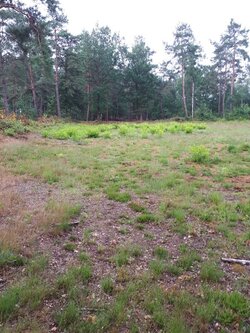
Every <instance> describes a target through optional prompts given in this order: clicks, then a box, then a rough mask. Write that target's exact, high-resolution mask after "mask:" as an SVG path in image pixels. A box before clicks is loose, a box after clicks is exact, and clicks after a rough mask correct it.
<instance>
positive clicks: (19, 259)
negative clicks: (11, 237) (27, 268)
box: [0, 250, 27, 267]
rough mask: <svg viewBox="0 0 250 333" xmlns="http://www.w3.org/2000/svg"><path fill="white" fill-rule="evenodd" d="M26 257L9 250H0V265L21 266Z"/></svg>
mask: <svg viewBox="0 0 250 333" xmlns="http://www.w3.org/2000/svg"><path fill="white" fill-rule="evenodd" d="M26 261H27V260H26V259H25V258H24V257H23V256H21V255H18V254H15V253H13V252H12V251H10V250H0V267H4V266H23V265H24V264H25V263H26Z"/></svg>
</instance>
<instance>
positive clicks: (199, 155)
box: [190, 145, 210, 164]
mask: <svg viewBox="0 0 250 333" xmlns="http://www.w3.org/2000/svg"><path fill="white" fill-rule="evenodd" d="M190 151H191V159H192V161H193V162H196V163H200V164H202V163H207V162H208V161H209V159H210V152H209V150H208V149H207V148H206V147H205V146H203V145H200V146H192V147H191V149H190Z"/></svg>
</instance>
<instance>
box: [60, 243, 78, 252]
mask: <svg viewBox="0 0 250 333" xmlns="http://www.w3.org/2000/svg"><path fill="white" fill-rule="evenodd" d="M63 248H64V250H66V251H69V252H74V250H75V249H76V244H74V243H66V244H64V246H63Z"/></svg>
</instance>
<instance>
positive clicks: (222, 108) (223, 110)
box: [221, 90, 226, 118]
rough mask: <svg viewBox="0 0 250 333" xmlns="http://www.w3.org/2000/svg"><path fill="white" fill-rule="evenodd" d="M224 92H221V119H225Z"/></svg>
mask: <svg viewBox="0 0 250 333" xmlns="http://www.w3.org/2000/svg"><path fill="white" fill-rule="evenodd" d="M225 95H226V93H225V91H224V90H223V92H222V100H221V113H222V117H223V118H225Z"/></svg>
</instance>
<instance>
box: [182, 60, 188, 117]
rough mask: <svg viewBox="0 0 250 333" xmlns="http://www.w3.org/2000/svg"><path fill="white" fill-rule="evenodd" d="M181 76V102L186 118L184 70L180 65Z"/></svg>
mask: <svg viewBox="0 0 250 333" xmlns="http://www.w3.org/2000/svg"><path fill="white" fill-rule="evenodd" d="M181 76H182V102H183V109H184V112H185V117H186V118H188V111H187V102H186V89H185V70H184V66H183V65H182V67H181Z"/></svg>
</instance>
